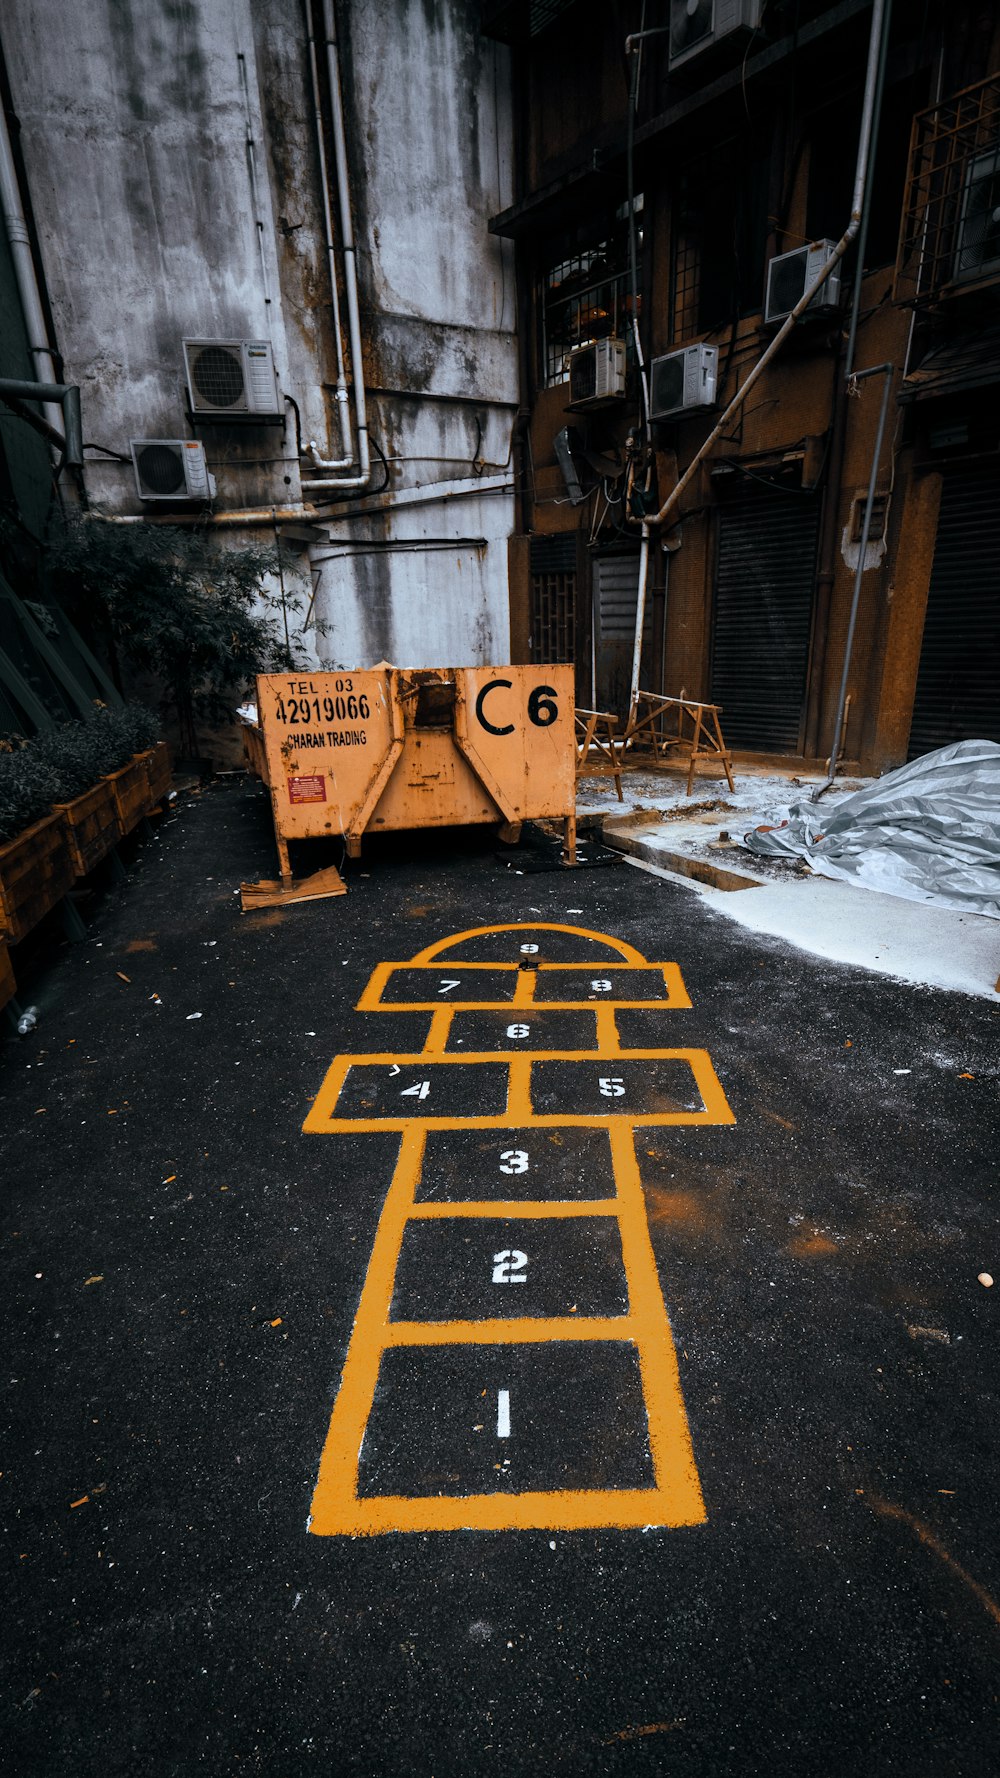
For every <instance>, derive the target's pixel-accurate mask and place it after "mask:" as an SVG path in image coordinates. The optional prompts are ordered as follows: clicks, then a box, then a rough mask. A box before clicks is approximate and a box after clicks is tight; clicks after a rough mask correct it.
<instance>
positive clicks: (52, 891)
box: [0, 815, 73, 944]
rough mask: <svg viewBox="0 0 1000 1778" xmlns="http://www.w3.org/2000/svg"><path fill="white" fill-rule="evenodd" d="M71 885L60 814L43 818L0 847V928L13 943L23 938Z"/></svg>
mask: <svg viewBox="0 0 1000 1778" xmlns="http://www.w3.org/2000/svg"><path fill="white" fill-rule="evenodd" d="M72 882H73V864H72V860H71V858H70V853H69V846H68V845H67V843H66V829H65V824H64V822H63V819H62V816H61V815H46V816H45V817H44V819H43V820H41V821H36V822H35V824H34V826H33V827H26V828H25V830H24V832H23V833H19V834H18V836H17V838H16V839H13V840H8V841H7V843H6V845H3V846H0V927H2V928H3V929H4V931H5V932H6V933H7V936H8V938H10V939H11V940H12V942H13V943H14V944H19V943H20V941H21V939H22V938H26V937H27V935H28V933H29V932H30V931H31V929H32V927H33V926H37V925H38V922H39V920H41V919H42V917H43V915H45V914H47V913H48V911H49V909H50V908H54V907H55V905H56V903H57V902H58V901H61V900H62V897H63V896H64V895H65V894H66V891H67V889H69V888H70V887H71V886H72Z"/></svg>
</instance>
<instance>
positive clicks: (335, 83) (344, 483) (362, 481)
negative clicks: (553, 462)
mask: <svg viewBox="0 0 1000 1778" xmlns="http://www.w3.org/2000/svg"><path fill="white" fill-rule="evenodd" d="M323 30H324V33H325V36H326V65H327V71H328V75H329V81H330V112H331V116H332V120H333V154H334V162H335V164H336V169H337V202H338V209H339V214H340V244H341V252H342V254H343V256H344V283H345V285H346V288H347V331H348V337H349V340H350V348H351V376H352V378H353V380H354V425H355V431H356V432H357V435H358V437H357V446H358V454H357V463H358V474H357V475H354V476H345V477H343V478H337V479H336V480H322V481H319V480H310V481H303V482H302V488H303V491H304V492H308V493H313V492H319V491H320V490H322V491H323V492H324V493H329V494H330V495H331V497H332V498H333V497H335V496H336V494H337V493H339V492H340V491H341V490H342V489H344V488H366V487H367V486H368V483H369V481H370V479H371V453H370V450H369V445H368V411H367V407H366V402H365V369H364V360H363V357H362V352H361V317H360V313H359V310H358V268H357V259H356V255H355V251H354V229H353V226H352V223H351V187H350V178H349V174H348V168H347V136H346V133H345V130H344V106H343V100H342V97H341V91H340V55H339V52H338V49H337V24H336V19H335V17H334V11H333V0H323ZM309 455H310V457H311V458H312V461H313V462H314V463H315V465H316V467H317V469H328V468H331V467H332V465H331V464H330V463H328V462H326V461H324V459H323V458H322V457H321V456H320V454H319V450H318V448H317V445H316V441H315V439H310V440H309Z"/></svg>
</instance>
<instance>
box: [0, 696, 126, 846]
mask: <svg viewBox="0 0 1000 1778" xmlns="http://www.w3.org/2000/svg"><path fill="white" fill-rule="evenodd" d="M159 726H160V725H159V722H158V721H157V718H156V717H155V715H154V714H153V712H152V711H151V710H147V709H146V708H145V706H144V705H142V704H126V705H125V706H124V708H123V709H119V710H110V709H103V708H102V709H99V710H95V712H94V714H93V716H91V717H88V718H87V720H86V721H85V722H65V723H61V724H60V725H59V727H58V728H54V729H47V730H45V731H43V732H42V733H41V734H38V735H36V736H35V737H34V739H33V740H30V741H21V740H19V739H17V738H16V737H15V738H14V739H13V740H10V741H6V742H0V844H3V843H4V842H5V841H7V840H12V839H13V838H14V837H15V836H16V835H17V834H19V833H20V832H21V831H22V830H23V829H24V828H25V827H30V826H31V824H32V822H33V821H40V820H41V818H42V816H43V815H47V814H48V813H49V810H50V808H51V806H52V804H53V803H69V802H72V801H73V798H74V797H77V796H82V795H83V793H84V791H86V790H89V789H90V788H91V786H92V785H94V784H96V783H97V782H98V780H99V779H100V778H105V777H107V775H108V773H109V772H116V771H118V769H119V768H120V767H121V766H124V765H127V764H128V762H129V760H130V759H131V758H132V756H133V754H135V753H142V752H144V751H145V750H146V748H147V747H151V746H153V744H154V742H155V741H156V740H157V738H158V735H159Z"/></svg>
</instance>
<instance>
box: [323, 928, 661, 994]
mask: <svg viewBox="0 0 1000 1778" xmlns="http://www.w3.org/2000/svg"><path fill="white" fill-rule="evenodd" d="M532 930H534V928H532ZM446 968H447V969H451V968H454V969H456V970H461V971H462V972H463V974H464V973H465V972H467V971H476V972H477V973H479V974H482V975H484V976H487V977H488V976H490V975H500V976H510V975H512V974H513V975H516V976H517V981H516V983H515V986H514V992H513V994H512V995H511V997H510V999H509V1000H472V999H465V1000H454V999H452V997H451V995H450V994H449V996H448V1000H447V1003H445V1002H443V1001H441V1000H439V999H438V998H437V996H435V997H434V999H433V1000H386V999H384V998H383V996H384V994H385V990H386V988H387V987H388V986H389V984H390V982H391V980H392V978H393V976H394V975H396V974H398V973H399V972H400V971H403V970H405V971H406V973H407V974H410V973H412V972H415V971H417V970H419V971H421V972H422V973H425V974H427V975H433V976H436V977H440V976H441V975H442V974H443V972H444V970H445V969H446ZM581 969H582V970H584V971H589V972H590V973H591V974H592V975H594V976H595V977H597V976H605V977H608V978H610V979H611V980H612V981H613V980H614V975H615V971H616V970H617V971H619V972H620V971H622V970H624V971H625V972H626V973H627V974H628V975H639V974H644V975H648V976H649V978H650V987H651V988H652V987H653V985H654V984H657V983H661V982H662V984H663V985H664V987H665V988H666V998H665V999H664V998H663V996H662V995H661V996H660V998H659V999H656V998H655V997H654V996H653V995H652V993H651V995H650V998H649V999H648V1000H637V999H636V998H635V996H634V995H633V996H631V997H630V998H629V999H628V1000H622V999H616V998H615V996H614V994H613V993H611V994H602V995H601V998H600V1000H599V1001H597V1000H538V999H537V998H536V995H535V987H536V983H537V981H538V978H539V977H540V976H542V975H552V974H555V973H556V972H557V971H559V970H562V971H566V970H572V971H573V972H574V973H575V974H577V975H579V974H580V972H581ZM445 1005H447V1007H448V1008H451V1009H453V1010H455V1011H458V1012H497V1011H500V1012H502V1011H503V1010H504V1009H505V1008H507V1007H509V1008H510V1010H511V1011H512V1012H526V1011H528V1009H529V1008H530V1009H531V1010H532V1011H534V1012H576V1011H580V1010H585V1011H587V1012H592V1011H594V1010H595V1009H596V1008H597V1007H599V1006H604V1007H636V1006H641V1007H653V1008H658V1009H659V1010H660V1011H661V1012H677V1011H680V1010H681V1009H682V1008H685V1009H686V1008H690V1005H691V1000H690V997H689V995H688V991H687V989H686V988H685V986H684V978H683V976H682V975H681V972H680V969H679V968H678V966H677V964H676V963H644V964H636V963H607V962H605V961H603V959H602V960H601V961H600V962H598V963H591V964H587V963H585V964H579V963H539V964H538V966H537V968H534V969H530V968H525V967H523V966H522V965H521V964H520V963H466V962H465V961H464V959H463V960H460V961H458V962H456V963H454V964H452V963H451V962H446V963H443V964H442V963H379V964H377V965H376V967H375V969H374V970H373V972H372V975H371V978H370V980H369V982H368V985H367V987H366V988H365V991H364V993H363V994H362V996H361V999H360V1000H359V1001H358V1004H357V1011H358V1012H430V1011H431V1010H435V1011H440V1010H442V1009H443V1008H444V1007H445Z"/></svg>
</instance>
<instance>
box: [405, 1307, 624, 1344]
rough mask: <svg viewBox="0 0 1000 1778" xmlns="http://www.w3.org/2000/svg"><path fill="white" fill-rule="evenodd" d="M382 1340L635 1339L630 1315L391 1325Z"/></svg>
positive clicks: (529, 1341) (523, 1341)
mask: <svg viewBox="0 0 1000 1778" xmlns="http://www.w3.org/2000/svg"><path fill="white" fill-rule="evenodd" d="M382 1339H383V1340H384V1342H385V1344H386V1345H387V1346H507V1345H518V1346H524V1345H538V1344H540V1343H546V1344H547V1343H548V1342H549V1341H550V1340H628V1341H629V1342H631V1343H633V1344H634V1343H635V1341H636V1339H637V1335H636V1332H635V1321H634V1317H633V1316H631V1315H533V1316H531V1317H527V1316H523V1317H517V1316H513V1315H511V1316H510V1317H508V1318H507V1319H504V1318H503V1317H498V1318H497V1319H496V1320H495V1321H490V1320H483V1321H390V1322H389V1323H388V1324H387V1325H386V1326H385V1327H384V1328H383V1329H382Z"/></svg>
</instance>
